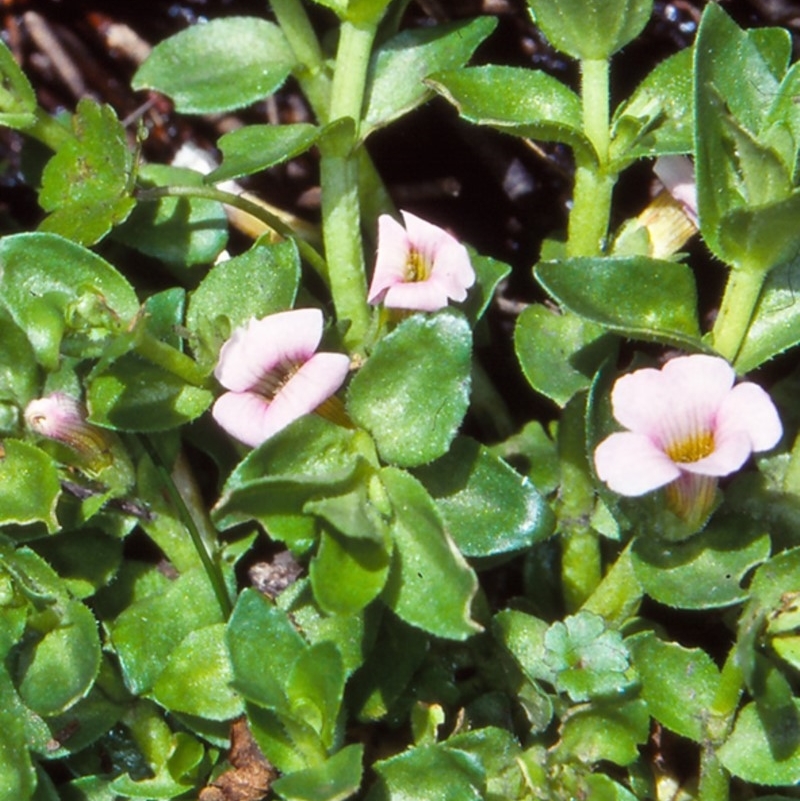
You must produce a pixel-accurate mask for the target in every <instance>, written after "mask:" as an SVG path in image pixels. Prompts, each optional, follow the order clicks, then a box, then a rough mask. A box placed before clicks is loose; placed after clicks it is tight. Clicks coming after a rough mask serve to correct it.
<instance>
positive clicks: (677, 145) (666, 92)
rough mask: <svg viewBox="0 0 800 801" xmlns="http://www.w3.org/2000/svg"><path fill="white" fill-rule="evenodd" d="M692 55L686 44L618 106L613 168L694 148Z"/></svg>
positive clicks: (614, 130) (613, 169) (619, 169)
mask: <svg viewBox="0 0 800 801" xmlns="http://www.w3.org/2000/svg"><path fill="white" fill-rule="evenodd" d="M693 55H694V54H693V52H692V49H691V48H685V49H683V50H681V51H680V52H678V53H675V55H673V56H670V57H669V58H668V59H666V60H665V61H662V62H661V63H660V64H659V65H658V66H657V67H656V68H655V69H654V70H653V71H652V72H651V73H650V74H649V75H648V76H647V77H646V78H645V79H644V80H643V81H642V82H641V83H640V84H639V86H637V87H636V89H635V90H634V92H633V94H632V95H631V96H630V97H629V98H628V99H627V100H625V101H624V102H623V103H621V104H620V105H619V106H618V107H617V110H616V111H615V112H614V119H613V120H612V123H611V148H610V158H611V163H612V165H613V166H612V167H611V168H610V169H611V170H612V171H613V172H621V171H622V170H623V169H624V168H625V167H626V166H628V165H629V164H631V163H632V162H634V161H636V160H638V159H643V158H649V157H652V156H666V155H678V154H682V153H690V152H691V151H692V147H693V140H692V135H693V130H694V94H693V86H692V75H693V73H692V58H693Z"/></svg>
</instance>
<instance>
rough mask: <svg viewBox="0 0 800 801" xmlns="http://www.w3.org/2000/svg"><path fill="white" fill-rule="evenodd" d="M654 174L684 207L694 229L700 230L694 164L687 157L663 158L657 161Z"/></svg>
mask: <svg viewBox="0 0 800 801" xmlns="http://www.w3.org/2000/svg"><path fill="white" fill-rule="evenodd" d="M653 172H654V173H655V174H656V175H657V176H658V180H659V181H661V183H662V184H664V188H665V189H666V190H667V192H669V193H670V194H671V195H672V197H674V198H675V200H677V201H678V203H680V204H681V206H683V211H684V212H685V214H686V216H687V217H688V218H689V219H690V220H691V221H692V223H693V224H694V227H695V228H698V227H699V226H698V223H697V185H696V184H695V180H694V165H693V164H692V162H691V161H690V160H689V159H688V158H687V157H686V156H661V157H660V158H657V159H656V163H655V164H654V165H653Z"/></svg>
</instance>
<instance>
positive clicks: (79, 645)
mask: <svg viewBox="0 0 800 801" xmlns="http://www.w3.org/2000/svg"><path fill="white" fill-rule="evenodd" d="M14 561H15V562H16V567H17V569H18V570H21V571H23V572H24V573H25V574H26V575H27V578H28V580H33V581H34V582H36V581H38V580H39V579H40V577H41V574H42V573H44V576H45V578H46V580H48V581H49V582H54V583H55V582H58V577H57V576H56V574H55V573H54V572H53V571H52V569H51V568H50V567H49V566H47V564H46V563H45V562H44V561H42V560H41V559H39V557H38V556H36V555H35V554H34V553H33V552H32V551H29V550H28V549H24V548H23V549H20V550H18V551H17V552H16V554H15V556H14ZM58 583H60V582H58ZM31 623H33V626H34V627H35V629H36V630H35V631H33V630H32V631H30V634H31V637H30V638H28V639H27V641H26V642H24V643H23V644H22V647H21V650H20V653H19V654H18V657H17V658H18V663H17V667H16V674H17V675H16V677H15V678H16V680H17V683H18V687H19V694H20V697H21V698H22V700H23V701H24V702H25V704H26V705H27V706H28V707H30V709H32V710H33V711H34V712H36V713H37V714H39V715H44V716H47V715H56V714H58V713H60V712H63V711H65V710H67V709H69V708H70V707H71V706H73V705H74V704H75V703H76V702H77V701H79V700H80V699H81V698H83V697H84V696H85V695H86V694H87V693H88V692H89V690H90V689H91V687H92V684H93V683H94V680H95V678H96V677H97V672H98V670H99V669H100V656H101V652H100V638H99V636H98V632H97V621H96V620H95V618H94V615H92V613H91V612H90V611H89V609H88V608H87V607H86V606H84V605H83V604H82V603H81V602H80V601H76V600H74V599H72V598H70V597H69V596H68V595H67V594H66V591H65V590H64V589H62V590H61V592H60V593H59V597H58V599H57V600H56V601H55V602H54V603H53V604H51V605H50V606H49V608H48V609H47V611H46V612H42V613H40V614H39V615H37V616H36V617H35V618H34V620H33V621H32V620H31V619H29V624H31Z"/></svg>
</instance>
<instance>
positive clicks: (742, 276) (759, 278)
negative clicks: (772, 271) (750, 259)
mask: <svg viewBox="0 0 800 801" xmlns="http://www.w3.org/2000/svg"><path fill="white" fill-rule="evenodd" d="M767 272H768V270H763V269H748V268H744V267H742V268H739V269H733V270H731V273H730V277H729V278H728V284H727V286H726V287H725V294H724V295H723V298H722V305H721V306H720V309H719V314H718V315H717V320H716V322H715V323H714V329H713V331H712V332H711V343H712V345H713V346H714V349H715V350H716V351H717V352H718V353H719V354H720V355H721V356H724V357H725V358H726V359H727V360H728V361H729V362H735V360H736V357H737V356H738V355H739V351H740V350H741V348H742V343H743V342H744V339H745V337H746V336H747V329H748V328H749V327H750V321H751V320H752V319H753V312H754V311H755V308H756V304H757V303H758V298H759V296H760V295H761V287H762V286H763V284H764V279H765V278H766V277H767Z"/></svg>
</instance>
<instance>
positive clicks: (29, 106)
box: [0, 42, 36, 797]
mask: <svg viewBox="0 0 800 801" xmlns="http://www.w3.org/2000/svg"><path fill="white" fill-rule="evenodd" d="M0 87H2V88H1V89H0V125H4V126H6V127H7V128H17V129H23V130H24V129H25V128H28V127H30V126H31V125H33V123H34V122H35V121H36V93H35V92H34V91H33V87H32V86H31V83H30V81H29V80H28V79H27V77H26V76H25V73H24V72H23V71H22V70H21V69H20V66H19V64H17V62H16V61H15V60H14V56H13V55H12V54H11V51H10V50H9V49H8V45H6V43H5V42H0ZM9 797H11V796H9Z"/></svg>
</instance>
